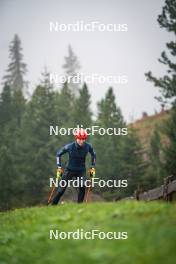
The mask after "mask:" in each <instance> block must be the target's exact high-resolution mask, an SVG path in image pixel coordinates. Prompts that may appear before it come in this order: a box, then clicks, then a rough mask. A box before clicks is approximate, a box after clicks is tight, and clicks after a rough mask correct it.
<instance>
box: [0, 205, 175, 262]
mask: <svg viewBox="0 0 176 264" xmlns="http://www.w3.org/2000/svg"><path fill="white" fill-rule="evenodd" d="M78 228H79V229H81V228H82V229H84V230H85V231H90V230H92V229H99V230H100V231H104V232H108V231H116V232H120V231H127V232H128V239H126V240H100V239H95V240H73V239H71V240H60V239H59V240H56V239H53V240H50V239H49V231H50V229H54V230H55V229H58V230H59V231H76V230H77V229H78ZM175 245H176V204H166V203H159V202H158V203H157V202H150V203H143V202H140V203H139V202H134V201H131V202H118V203H89V204H65V205H60V206H56V207H33V208H25V209H17V210H14V211H11V212H6V213H0V263H1V264H6V263H7V264H13V263H17V264H23V263H25V264H28V263H30V264H35V263H41V264H45V263H47V264H50V263H53V264H55V263H61V264H62V263H64V264H67V263H69V264H71V263H73V264H74V263H75V264H79V263H83V264H94V263H96V264H97V263H101V264H107V263H118V264H128V263H130V264H133V263H135V264H157V263H159V264H162V263H163V264H165V263H167V264H170V263H172V264H173V263H175V261H176V250H175Z"/></svg>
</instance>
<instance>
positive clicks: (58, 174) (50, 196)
mask: <svg viewBox="0 0 176 264" xmlns="http://www.w3.org/2000/svg"><path fill="white" fill-rule="evenodd" d="M58 170H60V171H59V173H58ZM62 174H63V169H57V177H56V179H60V178H61V177H62ZM55 189H56V186H55V185H54V186H53V187H52V189H51V192H50V195H49V198H48V204H49V203H50V202H51V200H52V198H53V194H54V191H55Z"/></svg>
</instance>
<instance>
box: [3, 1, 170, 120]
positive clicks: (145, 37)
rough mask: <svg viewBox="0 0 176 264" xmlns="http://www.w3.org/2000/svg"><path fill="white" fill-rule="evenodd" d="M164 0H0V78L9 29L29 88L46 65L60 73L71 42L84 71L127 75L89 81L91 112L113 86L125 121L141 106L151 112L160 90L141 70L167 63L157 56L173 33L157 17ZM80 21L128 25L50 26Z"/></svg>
mask: <svg viewBox="0 0 176 264" xmlns="http://www.w3.org/2000/svg"><path fill="white" fill-rule="evenodd" d="M163 5H164V1H163V0H155V1H152V0H148V1H147V0H133V1H131V0H84V1H83V0H29V1H24V0H0V36H1V37H0V58H1V59H0V80H2V77H3V76H4V74H5V70H6V69H7V66H8V64H9V62H10V61H9V57H8V56H9V52H8V48H9V43H10V42H11V40H12V39H13V37H14V34H18V36H19V37H20V39H21V42H22V48H23V55H24V62H25V63H26V64H27V67H28V73H27V75H26V79H27V80H28V81H29V92H30V93H31V94H32V91H33V90H34V87H35V85H37V84H38V83H39V80H40V79H41V72H42V71H43V69H44V67H45V66H46V67H47V69H48V71H50V72H51V73H54V74H58V75H62V74H64V69H63V67H62V66H63V64H64V56H67V55H68V45H69V44H70V45H71V46H72V48H73V50H74V52H75V54H76V55H77V57H78V59H79V61H80V64H81V70H80V71H81V72H82V73H83V74H84V75H91V74H99V75H102V76H105V77H106V76H109V75H113V76H126V78H127V80H128V82H127V83H125V84H119V83H116V84H115V83H112V84H109V83H102V84H101V83H97V82H96V83H91V84H88V87H89V91H90V94H91V101H92V105H91V108H92V109H93V111H94V112H96V109H97V108H96V103H97V102H98V101H100V100H101V99H102V98H103V97H104V96H105V93H106V92H107V89H108V88H109V86H112V87H113V88H114V93H115V95H116V102H117V105H118V106H119V107H120V108H121V110H122V114H123V116H124V118H125V120H126V121H127V122H131V121H133V120H136V119H139V118H140V117H141V115H142V112H144V111H145V112H147V113H148V114H149V115H152V114H154V111H155V110H157V111H160V109H161V106H160V104H159V103H158V102H157V101H156V99H154V97H155V96H157V95H159V92H158V89H157V88H155V87H154V85H153V83H151V82H148V81H146V77H145V73H146V72H148V71H149V70H151V71H152V72H153V74H154V75H155V76H157V77H159V76H163V74H164V73H165V72H166V68H165V67H164V66H163V65H162V64H161V63H159V62H158V58H159V57H160V54H161V52H162V51H163V50H165V44H166V42H168V41H169V40H170V39H171V38H172V36H171V35H169V33H167V32H166V31H165V30H164V29H161V28H160V27H159V24H158V23H157V17H158V15H159V14H160V13H161V10H162V6H163ZM80 21H83V23H84V24H86V23H92V22H94V21H98V23H102V24H105V25H107V24H117V25H119V24H126V25H127V29H128V30H127V31H116V32H108V31H103V32H100V31H98V30H95V31H94V32H85V31H84V32H74V31H69V32H61V31H60V32H59V31H58V32H57V31H50V22H53V23H56V22H57V23H59V24H66V25H67V24H74V23H77V22H80ZM1 89H2V85H1ZM57 89H59V88H57Z"/></svg>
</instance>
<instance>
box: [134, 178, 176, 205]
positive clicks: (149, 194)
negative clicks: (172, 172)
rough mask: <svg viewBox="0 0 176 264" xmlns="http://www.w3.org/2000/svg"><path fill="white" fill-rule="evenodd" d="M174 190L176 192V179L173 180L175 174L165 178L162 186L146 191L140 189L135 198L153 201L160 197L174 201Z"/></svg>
mask: <svg viewBox="0 0 176 264" xmlns="http://www.w3.org/2000/svg"><path fill="white" fill-rule="evenodd" d="M174 192H176V180H173V176H168V177H167V178H165V179H164V184H163V185H161V186H160V187H157V188H154V189H152V190H149V191H146V192H141V191H139V190H137V191H135V198H136V199H137V200H139V201H140V200H143V201H153V200H159V199H162V200H165V201H172V200H173V194H174Z"/></svg>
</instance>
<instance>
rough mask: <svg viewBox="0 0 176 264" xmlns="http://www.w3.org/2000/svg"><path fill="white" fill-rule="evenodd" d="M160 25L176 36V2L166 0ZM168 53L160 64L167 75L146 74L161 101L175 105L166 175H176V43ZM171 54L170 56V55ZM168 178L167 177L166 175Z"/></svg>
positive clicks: (169, 124) (168, 129) (168, 127)
mask: <svg viewBox="0 0 176 264" xmlns="http://www.w3.org/2000/svg"><path fill="white" fill-rule="evenodd" d="M158 23H159V25H160V27H161V28H164V29H165V30H166V31H167V32H169V33H173V35H174V37H175V35H176V0H166V1H165V5H164V7H163V9H162V13H161V14H160V15H159V16H158ZM166 47H167V52H166V51H163V52H162V54H161V58H160V59H159V62H160V63H162V64H164V65H165V66H167V71H166V74H165V75H164V76H163V77H161V78H159V79H158V78H156V77H154V76H153V75H152V73H151V72H148V73H147V74H146V76H147V78H148V80H149V81H152V82H153V83H154V85H155V86H156V87H159V88H160V91H161V96H160V98H159V100H160V101H164V102H167V101H168V99H170V100H171V102H172V104H173V109H172V114H171V117H170V119H169V121H168V122H166V129H165V130H166V135H167V136H168V138H169V145H167V146H166V149H165V157H164V158H165V161H166V165H165V168H166V173H167V174H170V173H172V174H174V175H175V171H174V170H175V166H176V165H175V164H176V159H175V150H174V147H173V146H175V136H174V135H175V134H176V127H175V123H174V121H175V116H176V113H175V112H176V107H175V105H176V63H175V61H176V60H175V57H176V41H175V38H174V40H173V41H170V42H168V43H166ZM168 53H169V54H168ZM166 176H167V175H166Z"/></svg>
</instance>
